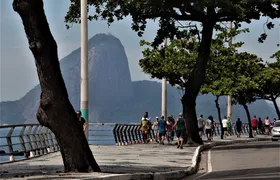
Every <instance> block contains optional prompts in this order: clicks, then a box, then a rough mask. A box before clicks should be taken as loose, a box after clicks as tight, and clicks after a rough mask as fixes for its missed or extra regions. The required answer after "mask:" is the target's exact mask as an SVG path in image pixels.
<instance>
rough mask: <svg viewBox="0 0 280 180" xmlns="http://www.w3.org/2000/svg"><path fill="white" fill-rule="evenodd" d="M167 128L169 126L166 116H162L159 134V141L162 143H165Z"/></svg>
mask: <svg viewBox="0 0 280 180" xmlns="http://www.w3.org/2000/svg"><path fill="white" fill-rule="evenodd" d="M166 128H167V124H166V121H165V119H164V116H161V120H159V121H158V134H159V143H160V144H162V145H164V139H165V135H166Z"/></svg>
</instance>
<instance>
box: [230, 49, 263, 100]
mask: <svg viewBox="0 0 280 180" xmlns="http://www.w3.org/2000/svg"><path fill="white" fill-rule="evenodd" d="M234 58H235V59H236V62H235V64H234V66H235V67H236V69H235V72H234V73H233V75H234V81H235V82H234V83H233V86H232V88H233V92H232V94H231V95H232V97H233V98H234V102H235V103H239V104H241V105H245V104H247V103H252V102H254V101H255V100H256V98H257V95H258V94H257V93H258V91H259V90H260V88H261V86H260V84H259V82H260V81H261V76H259V74H260V72H261V71H262V70H263V68H264V64H263V61H262V59H261V58H259V57H257V56H256V55H254V54H249V53H247V52H242V53H236V54H235V56H234Z"/></svg>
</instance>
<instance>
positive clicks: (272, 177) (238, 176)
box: [197, 166, 280, 180]
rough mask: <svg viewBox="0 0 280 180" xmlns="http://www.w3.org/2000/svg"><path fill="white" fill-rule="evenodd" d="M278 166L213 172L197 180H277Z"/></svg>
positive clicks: (279, 169) (279, 168)
mask: <svg viewBox="0 0 280 180" xmlns="http://www.w3.org/2000/svg"><path fill="white" fill-rule="evenodd" d="M279 177H280V166H279V167H268V168H254V169H242V170H229V171H215V172H211V173H209V174H207V175H205V176H203V177H200V178H197V179H212V180H214V179H219V180H225V179H227V180H255V179H260V180H261V179H269V180H279Z"/></svg>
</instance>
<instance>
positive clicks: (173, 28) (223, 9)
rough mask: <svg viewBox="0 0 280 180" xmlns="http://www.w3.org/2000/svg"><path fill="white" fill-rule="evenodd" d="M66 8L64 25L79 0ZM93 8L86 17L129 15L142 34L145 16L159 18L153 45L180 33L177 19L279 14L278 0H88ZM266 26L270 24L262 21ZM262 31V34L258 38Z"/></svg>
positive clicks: (74, 16) (76, 12)
mask: <svg viewBox="0 0 280 180" xmlns="http://www.w3.org/2000/svg"><path fill="white" fill-rule="evenodd" d="M70 1H71V4H70V7H69V11H68V13H67V15H66V17H65V21H66V22H67V26H68V27H69V24H71V23H79V22H80V0H70ZM88 4H89V6H92V7H93V8H94V12H93V13H91V12H90V15H89V18H88V19H89V20H94V19H99V18H101V19H105V20H107V22H108V24H111V23H112V22H114V21H115V20H122V19H123V18H124V17H127V16H130V17H132V24H131V28H132V29H133V30H134V31H136V32H137V33H138V35H139V36H142V34H143V32H144V31H145V29H146V25H147V20H155V19H157V20H159V30H158V32H157V36H156V37H155V39H154V45H155V46H156V45H159V44H160V43H161V42H162V40H163V39H164V38H166V37H167V38H171V39H172V38H174V37H175V36H177V38H180V37H182V34H181V33H182V32H181V31H180V28H178V27H177V24H176V22H177V21H197V22H201V23H203V24H207V23H213V24H216V23H217V22H224V21H234V22H236V25H237V26H241V25H240V23H241V22H247V23H250V22H251V20H259V19H260V17H261V16H266V17H269V18H272V19H274V18H279V17H280V10H279V6H280V0H234V1H233V0H212V1H209V0H185V1H181V0H172V1H171V0H160V1H159V0H145V1H143V0H88ZM266 25H267V28H268V29H271V28H273V27H274V24H272V22H270V21H267V22H266ZM265 38H266V34H265V33H264V34H262V35H261V37H260V38H259V41H260V42H262V41H263V40H264V39H265Z"/></svg>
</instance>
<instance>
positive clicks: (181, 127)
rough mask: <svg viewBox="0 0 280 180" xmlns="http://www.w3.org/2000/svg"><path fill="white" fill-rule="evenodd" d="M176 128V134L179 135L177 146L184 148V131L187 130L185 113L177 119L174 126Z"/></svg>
mask: <svg viewBox="0 0 280 180" xmlns="http://www.w3.org/2000/svg"><path fill="white" fill-rule="evenodd" d="M173 127H175V128H176V136H177V142H178V145H177V148H180V149H183V142H184V138H183V135H184V131H185V130H186V123H185V119H184V118H183V114H182V113H180V114H179V118H178V119H177V120H176V121H175V124H174V126H173Z"/></svg>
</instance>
